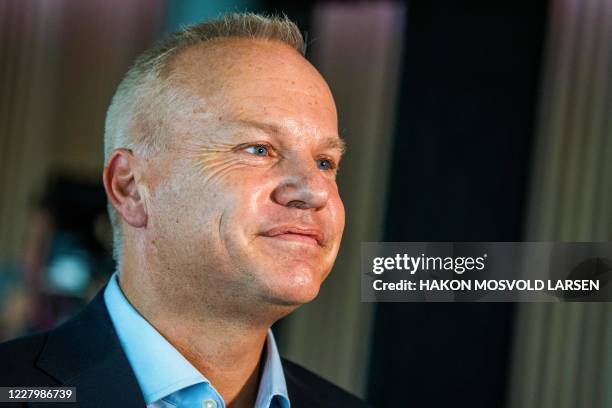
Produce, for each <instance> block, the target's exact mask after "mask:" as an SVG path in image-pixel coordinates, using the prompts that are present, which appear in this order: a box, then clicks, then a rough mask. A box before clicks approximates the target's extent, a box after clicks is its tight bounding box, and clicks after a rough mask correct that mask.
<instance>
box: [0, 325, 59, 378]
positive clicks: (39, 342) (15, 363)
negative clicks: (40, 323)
mask: <svg viewBox="0 0 612 408" xmlns="http://www.w3.org/2000/svg"><path fill="white" fill-rule="evenodd" d="M47 336H48V332H42V333H36V334H31V335H27V336H23V337H19V338H16V339H13V340H9V341H7V342H4V343H0V361H2V370H0V386H25V385H39V386H44V385H43V384H48V385H49V386H51V385H54V384H55V383H56V381H54V380H53V379H51V378H49V377H48V376H46V375H44V374H43V373H42V372H41V371H40V370H39V369H38V368H37V367H36V360H37V359H38V357H39V356H40V353H41V352H42V349H43V347H44V345H45V342H46V340H47Z"/></svg>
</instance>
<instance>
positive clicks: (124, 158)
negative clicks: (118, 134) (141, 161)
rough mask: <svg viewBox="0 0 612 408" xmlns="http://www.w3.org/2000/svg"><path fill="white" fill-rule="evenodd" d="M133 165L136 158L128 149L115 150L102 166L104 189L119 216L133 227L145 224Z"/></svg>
mask: <svg viewBox="0 0 612 408" xmlns="http://www.w3.org/2000/svg"><path fill="white" fill-rule="evenodd" d="M135 165H136V160H135V157H134V155H133V153H132V152H131V151H130V150H127V149H117V150H115V151H114V152H113V154H112V155H111V157H110V158H109V160H108V162H107V163H106V166H104V173H103V180H104V189H105V190H106V194H107V196H108V200H109V201H110V203H111V204H112V206H113V207H114V208H115V210H116V211H117V212H118V213H119V214H120V215H121V218H123V220H124V221H125V222H126V223H128V224H129V225H131V226H132V227H134V228H143V227H146V225H147V212H146V207H145V205H144V200H143V197H142V196H141V194H140V193H139V190H138V184H137V180H136V177H135V174H134V171H135Z"/></svg>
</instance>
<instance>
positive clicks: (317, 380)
mask: <svg viewBox="0 0 612 408" xmlns="http://www.w3.org/2000/svg"><path fill="white" fill-rule="evenodd" d="M282 362H283V368H284V371H285V377H286V381H287V388H288V391H289V398H290V399H291V398H292V397H293V398H298V399H302V398H313V397H314V396H315V395H316V400H317V406H329V407H351V408H367V407H369V405H368V404H367V403H366V402H365V401H363V400H362V399H360V398H358V397H357V396H355V395H353V394H351V393H349V392H348V391H345V390H343V389H342V388H340V387H339V386H337V385H335V384H333V383H331V382H330V381H327V380H326V379H324V378H323V377H321V376H319V375H317V374H315V373H313V372H312V371H310V370H308V369H306V368H304V367H302V366H301V365H299V364H296V363H294V362H291V361H289V360H287V359H284V358H283V359H282ZM292 394H293V395H292ZM313 402H314V401H313Z"/></svg>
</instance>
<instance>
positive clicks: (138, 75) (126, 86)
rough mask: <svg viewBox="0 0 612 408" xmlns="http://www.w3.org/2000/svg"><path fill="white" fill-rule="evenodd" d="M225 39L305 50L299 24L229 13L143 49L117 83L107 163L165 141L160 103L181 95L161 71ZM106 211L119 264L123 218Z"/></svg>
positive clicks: (108, 130) (108, 132) (108, 123)
mask: <svg viewBox="0 0 612 408" xmlns="http://www.w3.org/2000/svg"><path fill="white" fill-rule="evenodd" d="M223 38H245V39H253V40H272V41H280V42H283V43H285V44H288V45H289V46H291V47H292V48H294V49H295V50H297V51H298V52H300V53H301V54H302V55H304V53H305V48H304V47H305V45H304V39H303V37H302V34H301V32H300V30H299V28H298V27H297V25H296V24H295V23H293V22H292V21H291V20H289V19H288V18H287V17H286V16H263V15H259V14H254V13H232V14H226V15H224V16H222V17H221V18H219V19H215V20H210V21H206V22H203V23H199V24H195V25H191V26H187V27H185V28H183V29H182V30H180V31H177V32H175V33H172V34H170V35H169V36H168V37H166V38H164V39H162V40H160V41H158V42H157V43H156V44H154V45H153V47H151V48H150V49H148V50H146V51H145V52H144V53H142V54H141V55H140V56H139V57H138V58H137V59H136V61H135V62H134V64H133V65H132V66H131V68H130V69H129V70H128V72H127V73H126V75H125V76H124V78H123V80H122V81H121V82H120V83H119V86H118V87H117V90H116V91H115V95H114V96H113V99H112V101H111V104H110V106H109V108H108V111H107V113H106V121H105V127H104V161H105V163H106V162H107V161H108V159H109V157H110V156H111V154H112V152H113V151H114V150H116V149H119V148H126V149H131V150H133V151H137V152H138V153H140V154H143V155H152V154H154V153H155V152H158V151H160V149H162V148H163V147H164V146H165V145H166V143H167V141H166V140H164V138H163V137H162V136H163V134H164V132H163V124H164V122H165V121H164V119H166V118H165V115H167V114H169V110H168V109H164V107H167V106H173V105H174V104H175V103H177V102H178V98H180V96H179V95H178V93H177V92H176V90H175V89H174V88H173V86H172V84H171V83H170V81H169V80H167V76H166V75H164V71H165V70H166V69H168V67H169V66H170V63H171V62H172V60H173V59H174V57H176V56H177V55H178V54H180V53H181V52H182V51H184V50H186V49H187V48H190V47H192V46H195V45H198V44H202V43H205V42H208V41H211V40H216V39H223ZM152 115H153V116H152ZM108 213H109V217H110V220H111V225H112V228H113V257H114V258H115V260H116V261H117V263H120V258H121V245H122V233H121V221H120V217H119V215H118V214H117V212H116V211H115V209H114V208H113V206H112V205H111V204H110V203H109V204H108Z"/></svg>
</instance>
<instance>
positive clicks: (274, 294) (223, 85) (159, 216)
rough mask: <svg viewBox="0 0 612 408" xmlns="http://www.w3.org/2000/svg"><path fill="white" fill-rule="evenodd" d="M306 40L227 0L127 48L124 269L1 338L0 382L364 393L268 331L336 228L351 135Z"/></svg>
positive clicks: (84, 402) (110, 401)
mask: <svg viewBox="0 0 612 408" xmlns="http://www.w3.org/2000/svg"><path fill="white" fill-rule="evenodd" d="M303 48H304V44H303V40H302V36H301V34H300V32H299V30H298V28H297V27H296V26H295V25H294V24H293V23H292V22H290V21H288V20H287V19H284V18H267V17H262V16H258V15H253V14H232V15H228V16H225V17H224V18H222V19H219V20H215V21H210V22H206V23H202V24H199V25H196V26H192V27H189V28H187V29H186V30H183V31H181V32H178V33H175V34H173V35H171V36H170V37H169V38H167V39H165V40H162V41H161V42H160V43H158V44H157V45H156V46H154V47H153V48H152V49H151V50H149V51H147V52H146V53H144V54H143V55H142V56H141V57H140V58H138V59H137V61H136V62H135V64H134V65H133V66H132V68H131V69H130V70H129V72H128V73H127V75H126V76H125V78H124V79H123V81H122V82H121V84H120V85H119V87H118V89H117V92H116V94H115V96H114V98H113V100H112V103H111V105H110V108H109V110H108V114H107V119H106V129H105V163H106V164H105V167H104V174H103V179H104V186H105V188H106V192H107V195H108V201H109V212H110V216H111V220H112V224H113V230H114V231H113V232H114V249H115V258H116V260H117V264H118V270H117V273H116V274H114V275H113V276H112V277H111V279H110V281H109V283H108V284H107V286H106V287H105V288H104V289H103V291H102V292H100V294H98V296H97V297H96V298H95V299H94V300H93V301H92V302H91V303H90V304H89V305H88V306H87V307H86V308H85V310H84V311H83V312H82V313H81V314H80V315H78V316H77V317H75V318H74V319H72V320H70V321H69V322H67V323H66V324H64V325H62V326H60V327H59V328H57V329H55V330H52V331H50V332H48V333H43V334H40V335H35V336H31V337H27V338H23V339H19V340H15V341H13V342H10V343H6V344H4V345H3V346H1V347H0V361H2V370H0V371H1V372H0V385H2V386H13V385H21V386H49V387H51V386H72V387H76V393H77V399H78V403H77V405H79V406H99V407H129V406H147V407H174V406H179V407H205V408H215V407H219V408H220V407H224V406H227V407H257V408H272V407H278V408H281V407H283V408H286V407H292V408H295V407H360V406H363V405H364V404H363V402H362V401H360V400H359V399H357V398H355V397H353V396H351V395H350V394H348V393H346V392H344V391H342V390H341V389H340V388H338V387H336V386H334V385H332V384H330V383H329V382H327V381H325V380H323V379H322V378H320V377H318V376H316V375H314V374H312V373H310V372H308V371H307V370H305V369H304V368H301V367H299V366H297V365H295V364H293V363H290V362H288V361H286V360H283V359H281V358H280V356H279V353H278V351H277V348H276V345H275V342H274V337H273V335H272V332H271V331H270V326H271V325H272V324H273V323H274V322H276V321H277V320H279V319H280V318H282V317H283V316H286V315H287V314H289V313H291V312H292V311H293V310H295V309H296V308H297V307H299V306H300V305H302V304H304V303H306V302H309V301H311V300H312V299H314V298H315V297H316V295H317V293H318V292H319V288H320V285H321V283H322V282H323V281H324V280H325V278H326V277H327V275H328V274H329V272H330V271H331V268H332V266H333V263H334V261H335V259H336V255H337V253H338V248H339V246H340V240H341V236H342V231H343V228H344V208H343V205H342V201H341V199H340V196H339V194H338V188H337V185H336V172H337V168H338V164H339V162H340V158H341V156H342V153H343V151H344V143H343V141H342V140H341V139H340V138H339V137H338V129H337V128H338V124H337V117H336V108H335V104H334V100H333V97H332V95H331V92H330V90H329V88H328V86H327V84H326V83H325V81H324V80H323V78H322V77H321V75H320V74H319V73H318V72H317V70H316V69H315V68H314V67H313V66H312V65H311V64H310V63H309V62H308V61H307V60H306V59H305V58H304V56H303V55H302V50H303ZM71 406H74V405H71Z"/></svg>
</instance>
